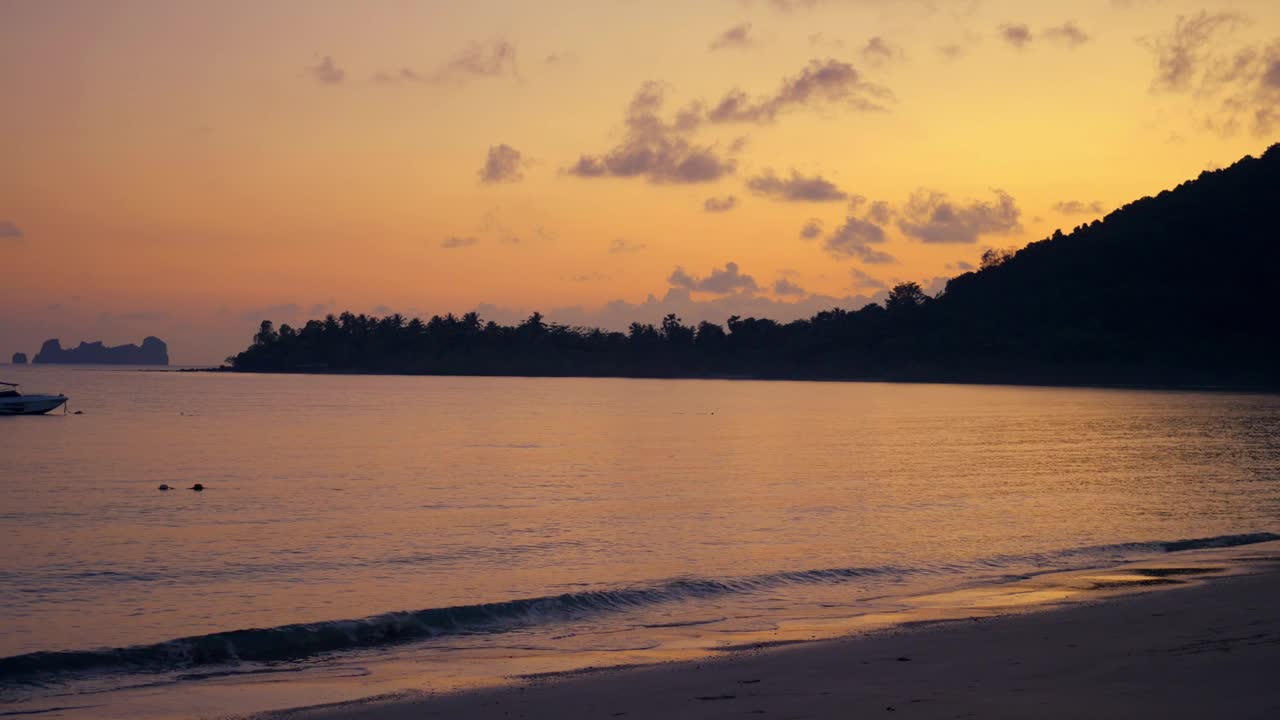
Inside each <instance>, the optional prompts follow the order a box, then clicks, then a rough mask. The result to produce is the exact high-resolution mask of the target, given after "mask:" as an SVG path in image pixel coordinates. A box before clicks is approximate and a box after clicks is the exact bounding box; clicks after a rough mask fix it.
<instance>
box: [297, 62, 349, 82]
mask: <svg viewBox="0 0 1280 720" xmlns="http://www.w3.org/2000/svg"><path fill="white" fill-rule="evenodd" d="M307 74H308V75H310V76H311V77H312V78H314V79H315V81H316V82H318V83H320V84H321V85H341V84H342V82H343V81H344V80H346V79H347V71H346V70H343V69H342V68H340V67H338V65H337V63H335V62H334V61H333V58H332V57H330V56H328V55H325V56H324V57H323V58H322V59H321V60H320V62H319V63H317V64H315V65H310V66H308V67H307Z"/></svg>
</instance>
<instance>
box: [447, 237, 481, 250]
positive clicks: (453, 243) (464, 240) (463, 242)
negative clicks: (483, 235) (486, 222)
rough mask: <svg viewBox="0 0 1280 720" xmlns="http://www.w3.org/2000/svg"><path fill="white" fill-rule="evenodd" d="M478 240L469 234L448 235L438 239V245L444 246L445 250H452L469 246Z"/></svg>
mask: <svg viewBox="0 0 1280 720" xmlns="http://www.w3.org/2000/svg"><path fill="white" fill-rule="evenodd" d="M478 242H480V240H479V239H477V238H474V237H471V236H469V235H450V236H449V237H447V238H445V239H444V240H441V241H440V247H442V248H445V249H446V250H452V249H455V248H464V247H471V246H472V245H475V244H476V243H478Z"/></svg>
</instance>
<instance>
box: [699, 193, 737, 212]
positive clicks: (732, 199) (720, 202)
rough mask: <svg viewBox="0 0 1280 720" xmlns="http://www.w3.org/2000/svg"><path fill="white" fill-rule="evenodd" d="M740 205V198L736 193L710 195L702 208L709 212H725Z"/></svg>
mask: <svg viewBox="0 0 1280 720" xmlns="http://www.w3.org/2000/svg"><path fill="white" fill-rule="evenodd" d="M736 207H738V198H737V197H736V196H734V195H726V196H724V197H709V198H707V199H706V200H705V201H704V202H703V203H702V209H703V210H706V211H707V212H709V213H723V212H729V211H730V210H732V209H734V208H736Z"/></svg>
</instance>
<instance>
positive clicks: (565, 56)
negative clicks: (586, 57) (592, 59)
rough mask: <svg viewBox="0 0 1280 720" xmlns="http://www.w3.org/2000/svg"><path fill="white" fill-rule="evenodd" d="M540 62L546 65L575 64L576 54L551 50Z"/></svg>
mask: <svg viewBox="0 0 1280 720" xmlns="http://www.w3.org/2000/svg"><path fill="white" fill-rule="evenodd" d="M542 62H543V63H544V64H547V65H576V64H577V63H578V56H577V55H576V54H574V53H570V52H553V53H548V54H547V56H546V57H544V58H542Z"/></svg>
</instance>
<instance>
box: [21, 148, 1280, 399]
mask: <svg viewBox="0 0 1280 720" xmlns="http://www.w3.org/2000/svg"><path fill="white" fill-rule="evenodd" d="M1105 172H1106V168H1099V173H1105ZM1277 197H1280V145H1274V146H1272V147H1271V148H1270V149H1269V150H1267V152H1266V153H1265V154H1263V156H1262V157H1260V158H1253V157H1246V158H1244V159H1243V160H1240V161H1239V162H1237V163H1235V164H1234V165H1232V166H1231V167H1229V168H1226V169H1223V170H1216V171H1212V172H1205V173H1202V174H1201V175H1200V177H1199V178H1197V179H1195V180H1191V181H1189V182H1185V183H1183V184H1181V185H1179V186H1178V187H1177V188H1176V189H1174V190H1169V191H1165V192H1161V193H1160V194H1159V195H1157V196H1155V197H1147V198H1143V199H1141V200H1137V201H1135V202H1132V203H1130V204H1128V205H1126V206H1125V207H1123V208H1120V209H1119V210H1116V211H1114V212H1112V213H1110V214H1109V215H1107V217H1106V218H1105V219H1103V220H1094V221H1092V222H1090V223H1087V224H1083V225H1080V226H1078V227H1076V228H1075V229H1074V230H1073V231H1071V232H1070V233H1063V232H1062V231H1058V232H1055V233H1054V234H1053V235H1052V236H1051V237H1049V238H1046V239H1044V240H1040V241H1038V242H1033V243H1031V244H1030V245H1027V246H1026V247H1024V248H1022V249H1020V250H1014V249H1012V248H1011V249H1004V250H1002V249H998V248H997V249H991V250H988V251H987V252H986V253H985V254H984V255H983V257H982V263H981V267H980V268H978V269H976V270H975V271H973V272H966V273H964V274H962V275H959V276H957V277H954V278H952V279H951V280H950V281H948V282H947V285H946V289H945V290H944V291H943V292H941V293H939V294H937V295H935V296H930V295H928V294H926V293H925V292H923V290H922V288H921V287H920V285H919V284H917V283H914V282H907V283H901V284H899V285H897V286H896V287H894V288H893V290H892V291H891V292H890V293H889V296H888V298H887V299H886V300H885V302H884V303H883V304H876V303H873V304H870V305H867V306H866V307H863V308H859V309H852V308H850V309H844V308H833V309H831V310H828V311H825V312H820V313H818V314H817V315H814V316H813V317H811V318H809V319H807V320H796V321H793V322H789V323H780V322H776V321H774V320H769V319H760V318H740V317H731V318H729V319H728V322H727V323H726V324H725V325H723V326H722V325H719V324H715V323H710V322H702V323H699V324H697V325H688V324H685V323H684V322H682V321H681V319H680V318H678V317H676V316H675V315H669V316H667V317H666V318H664V319H662V320H661V322H660V323H659V324H657V325H653V324H645V323H638V322H637V323H633V324H632V325H631V327H630V329H629V330H628V331H627V332H613V331H608V330H601V329H592V328H577V327H568V326H565V325H559V324H555V323H551V322H547V321H546V320H545V319H544V318H543V316H542V315H540V314H538V313H534V314H533V315H532V316H530V317H529V318H528V319H527V320H525V321H524V322H523V323H520V324H518V325H514V326H503V325H498V324H496V323H493V322H487V323H486V322H484V321H483V320H482V319H481V318H480V317H478V316H477V315H476V314H475V313H468V314H466V315H463V316H461V317H455V316H454V315H452V314H450V315H446V316H444V317H439V316H437V317H433V318H431V319H430V320H428V321H423V320H419V319H416V318H415V319H407V318H404V317H401V316H400V315H391V316H387V317H382V318H378V317H371V316H367V315H363V314H361V315H354V314H351V313H343V314H342V315H340V316H337V317H335V316H333V315H330V316H328V317H326V318H324V319H316V320H311V321H309V322H308V323H307V324H306V325H305V326H303V327H301V328H294V327H291V326H289V325H281V326H280V327H279V328H278V329H277V328H276V327H275V326H274V324H272V323H271V322H270V321H263V323H262V325H261V327H260V328H259V330H258V333H257V334H256V335H255V336H254V338H253V344H252V345H251V346H250V347H249V348H248V349H246V350H245V351H243V352H241V353H240V354H238V355H236V356H235V357H233V358H230V363H231V368H230V369H232V370H236V371H249V372H303V373H305V372H336V373H342V372H372V373H421V374H436V375H543V376H556V375H564V376H583V375H590V376H625V377H725V378H728V377H742V378H779V379H782V378H787V379H849V380H894V381H928V382H980V383H1021V384H1026V383H1030V384H1050V385H1056V384H1066V385H1075V384H1086V385H1138V386H1182V387H1192V386H1194V387H1204V386H1210V387H1244V388H1262V389H1273V390H1274V389H1280V360H1277V358H1280V332H1278V331H1277V327H1280V325H1277V318H1280V291H1278V290H1277V287H1276V282H1275V273H1276V269H1277V268H1280V221H1278V220H1277V216H1276V211H1275V208H1276V198H1277ZM37 360H38V359H37Z"/></svg>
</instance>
